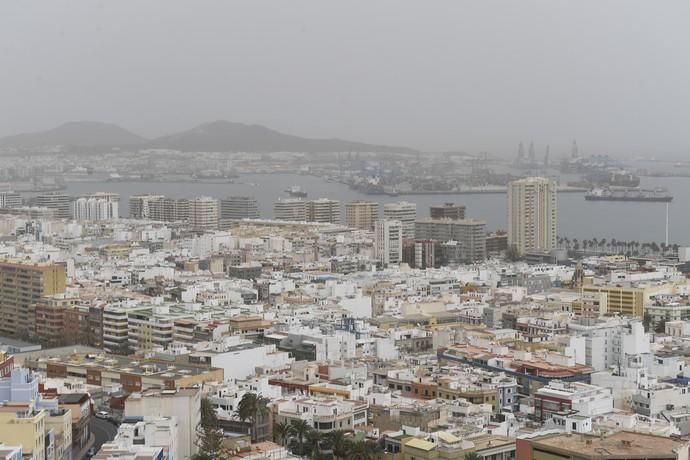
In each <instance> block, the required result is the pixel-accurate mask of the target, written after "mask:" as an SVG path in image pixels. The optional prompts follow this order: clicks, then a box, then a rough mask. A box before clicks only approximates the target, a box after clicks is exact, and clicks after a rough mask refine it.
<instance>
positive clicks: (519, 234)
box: [508, 177, 558, 254]
mask: <svg viewBox="0 0 690 460" xmlns="http://www.w3.org/2000/svg"><path fill="white" fill-rule="evenodd" d="M556 197H557V190H556V184H555V183H554V182H553V181H552V180H550V179H547V178H544V177H528V178H525V179H520V180H516V181H513V182H511V183H509V184H508V245H509V246H510V247H513V248H515V250H516V251H517V252H518V254H525V253H526V252H530V251H538V252H549V251H551V250H552V249H555V248H556V237H557V220H558V215H557V205H556Z"/></svg>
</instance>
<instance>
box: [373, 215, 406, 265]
mask: <svg viewBox="0 0 690 460" xmlns="http://www.w3.org/2000/svg"><path fill="white" fill-rule="evenodd" d="M374 234H375V235H376V246H375V248H374V249H375V251H376V260H377V261H378V262H380V263H381V264H383V265H391V264H399V263H400V262H402V240H403V237H402V234H403V225H402V222H400V221H399V220H385V219H384V220H377V221H376V224H375V225H374Z"/></svg>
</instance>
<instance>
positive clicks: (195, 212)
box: [189, 196, 220, 230]
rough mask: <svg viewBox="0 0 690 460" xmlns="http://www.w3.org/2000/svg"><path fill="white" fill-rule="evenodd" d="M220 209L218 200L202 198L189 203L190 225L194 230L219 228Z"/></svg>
mask: <svg viewBox="0 0 690 460" xmlns="http://www.w3.org/2000/svg"><path fill="white" fill-rule="evenodd" d="M219 218H220V207H219V203H218V200H216V199H215V198H211V197H208V196H202V197H198V198H195V199H193V200H190V201H189V225H190V226H191V227H192V229H194V230H214V229H217V228H218V222H219Z"/></svg>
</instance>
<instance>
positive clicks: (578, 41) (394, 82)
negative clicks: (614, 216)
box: [0, 0, 690, 158]
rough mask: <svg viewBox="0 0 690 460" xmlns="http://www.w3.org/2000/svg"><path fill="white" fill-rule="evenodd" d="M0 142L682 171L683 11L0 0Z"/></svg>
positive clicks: (525, 0) (662, 6)
mask: <svg viewBox="0 0 690 460" xmlns="http://www.w3.org/2000/svg"><path fill="white" fill-rule="evenodd" d="M0 5H1V8H2V12H1V14H0V68H2V71H1V72H0V101H2V111H0V135H9V134H15V133H18V132H26V131H33V130H38V129H46V128H50V127H53V126H55V125H58V124H60V123H63V122H65V121H69V120H99V121H107V122H113V123H117V124H120V125H122V126H124V127H126V128H128V129H131V130H132V131H134V132H136V133H139V134H141V135H144V136H149V137H153V136H159V135H163V134H168V133H171V132H173V131H176V130H179V129H187V128H189V127H190V126H193V125H196V124H198V123H201V122H205V121H210V120H216V119H227V120H232V121H239V122H246V123H260V124H263V125H266V126H270V127H271V128H275V129H278V130H280V131H283V132H288V133H292V134H297V135H303V136H310V137H321V138H324V137H340V138H346V139H353V140H358V141H363V142H371V143H384V144H396V145H408V146H410V147H414V148H419V149H422V150H447V149H452V150H465V151H468V152H478V151H482V150H486V151H489V152H492V153H494V154H497V155H512V154H514V152H515V150H516V146H517V143H518V141H520V140H524V141H525V142H529V141H530V140H532V139H533V140H534V141H535V144H536V146H537V148H538V149H539V151H543V146H544V145H545V144H547V143H548V144H550V145H551V151H552V153H553V154H561V153H563V152H565V151H567V149H568V148H569V145H570V142H571V141H572V139H573V138H576V139H577V140H578V143H579V144H580V147H581V150H582V151H585V152H588V153H599V152H601V153H609V154H612V155H616V156H623V155H625V156H630V155H645V156H657V157H660V156H673V157H676V158H682V157H684V156H687V153H688V152H690V137H689V136H687V135H686V132H687V126H688V123H690V111H689V110H688V107H689V106H690V104H689V103H690V89H689V83H688V82H690V61H689V60H688V47H689V45H690V28H689V27H688V26H687V18H688V17H690V2H687V0H678V1H664V2H654V1H648V0H647V1H631V0H620V1H605V0H596V1H586V2H565V1H555V0H543V1H529V0H520V1H515V0H505V1H490V0H477V1H472V2H469V1H461V0H448V1H440V0H435V1H421V0H419V1H407V0H404V1H403V0H390V1H372V0H362V1H353V0H347V1H341V2H337V3H336V2H328V1H323V0H309V1H307V0H304V1H295V0H290V1H271V2H269V1H258V0H248V1H232V0H223V1H193V2H192V1H189V0H187V1H178V0H156V1H153V0H151V1H142V0H136V1H123V0H118V1H112V0H110V1H96V0H50V1H42V2H38V1H26V0H23V1H19V2H18V1H11V0H4V1H2V2H0Z"/></svg>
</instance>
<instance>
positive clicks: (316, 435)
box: [306, 430, 324, 460]
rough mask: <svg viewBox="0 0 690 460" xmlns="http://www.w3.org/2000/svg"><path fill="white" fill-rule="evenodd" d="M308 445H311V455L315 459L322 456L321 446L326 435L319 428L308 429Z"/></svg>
mask: <svg viewBox="0 0 690 460" xmlns="http://www.w3.org/2000/svg"><path fill="white" fill-rule="evenodd" d="M306 438H307V445H308V446H309V452H310V457H311V458H312V459H313V460H318V459H319V458H321V448H322V443H323V442H324V435H323V433H321V432H320V431H319V430H309V431H307V435H306Z"/></svg>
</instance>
